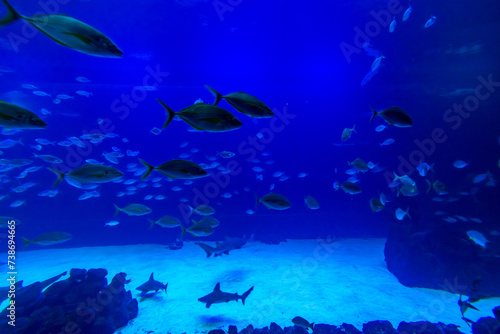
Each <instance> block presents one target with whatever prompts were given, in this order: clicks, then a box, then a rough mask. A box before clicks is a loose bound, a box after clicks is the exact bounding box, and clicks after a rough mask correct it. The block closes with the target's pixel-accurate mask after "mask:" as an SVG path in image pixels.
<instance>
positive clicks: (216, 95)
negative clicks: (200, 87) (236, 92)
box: [205, 85, 222, 106]
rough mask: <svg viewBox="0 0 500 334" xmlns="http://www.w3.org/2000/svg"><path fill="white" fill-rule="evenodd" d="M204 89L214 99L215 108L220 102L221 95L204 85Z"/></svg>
mask: <svg viewBox="0 0 500 334" xmlns="http://www.w3.org/2000/svg"><path fill="white" fill-rule="evenodd" d="M205 88H206V89H208V90H209V91H210V93H212V94H213V95H214V97H215V101H214V106H216V105H217V104H218V103H219V102H220V100H222V95H221V94H220V93H219V92H218V91H216V90H215V89H213V88H212V87H210V86H208V85H205Z"/></svg>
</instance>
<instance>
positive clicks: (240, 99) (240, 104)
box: [205, 85, 274, 118]
mask: <svg viewBox="0 0 500 334" xmlns="http://www.w3.org/2000/svg"><path fill="white" fill-rule="evenodd" d="M205 88H207V89H208V90H209V91H210V92H211V93H212V94H213V95H214V97H215V101H214V103H213V105H214V106H216V105H217V104H218V103H219V102H220V100H222V99H225V100H226V102H227V103H229V104H230V105H231V106H233V107H234V109H236V110H238V111H239V112H240V113H242V114H245V115H247V116H250V117H253V118H269V117H273V116H274V112H273V111H272V110H271V108H269V107H268V106H267V105H266V104H265V103H264V102H262V101H261V100H259V99H258V98H256V97H255V96H252V95H250V94H247V93H244V92H236V93H230V94H227V95H222V94H220V93H219V92H217V91H216V90H215V89H213V88H212V87H209V86H207V85H205Z"/></svg>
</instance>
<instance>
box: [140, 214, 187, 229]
mask: <svg viewBox="0 0 500 334" xmlns="http://www.w3.org/2000/svg"><path fill="white" fill-rule="evenodd" d="M148 220H149V222H150V223H151V225H150V226H149V229H152V228H153V227H155V225H158V226H161V227H166V228H174V227H179V226H181V224H182V223H181V221H180V220H179V219H177V218H175V217H172V216H163V217H161V218H160V219H158V220H156V221H155V220H154V219H151V218H150V219H148Z"/></svg>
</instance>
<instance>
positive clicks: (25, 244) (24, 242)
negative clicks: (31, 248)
mask: <svg viewBox="0 0 500 334" xmlns="http://www.w3.org/2000/svg"><path fill="white" fill-rule="evenodd" d="M30 243H31V241H29V240H28V239H26V238H23V250H24V249H25V248H26V246H28V245H29V244H30Z"/></svg>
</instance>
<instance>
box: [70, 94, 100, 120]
mask: <svg viewBox="0 0 500 334" xmlns="http://www.w3.org/2000/svg"><path fill="white" fill-rule="evenodd" d="M76 94H78V95H80V96H85V97H91V96H92V93H91V92H87V91H85V90H77V91H76ZM101 123H102V122H101Z"/></svg>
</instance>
